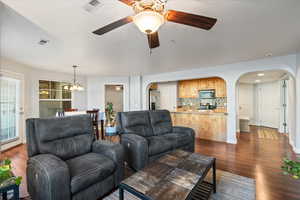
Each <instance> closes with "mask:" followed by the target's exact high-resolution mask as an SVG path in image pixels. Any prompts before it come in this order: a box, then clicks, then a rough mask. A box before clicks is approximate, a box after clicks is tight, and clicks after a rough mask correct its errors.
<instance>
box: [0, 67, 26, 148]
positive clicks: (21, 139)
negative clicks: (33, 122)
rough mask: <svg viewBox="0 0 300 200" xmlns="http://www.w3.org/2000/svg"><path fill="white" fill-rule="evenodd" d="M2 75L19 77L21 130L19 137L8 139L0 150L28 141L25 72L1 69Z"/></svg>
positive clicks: (19, 118) (19, 127) (19, 129)
mask: <svg viewBox="0 0 300 200" xmlns="http://www.w3.org/2000/svg"><path fill="white" fill-rule="evenodd" d="M0 76H3V77H7V78H12V79H17V80H19V81H20V84H19V97H18V99H19V102H18V103H19V110H17V112H19V116H18V121H19V126H18V130H17V131H18V132H19V133H18V134H19V137H18V138H17V139H15V140H12V141H8V142H5V143H3V144H1V148H0V150H1V151H3V150H6V149H9V148H12V147H14V146H17V145H19V144H22V143H24V142H25V141H26V139H25V118H24V95H25V92H24V75H23V74H19V73H15V72H10V71H5V70H0Z"/></svg>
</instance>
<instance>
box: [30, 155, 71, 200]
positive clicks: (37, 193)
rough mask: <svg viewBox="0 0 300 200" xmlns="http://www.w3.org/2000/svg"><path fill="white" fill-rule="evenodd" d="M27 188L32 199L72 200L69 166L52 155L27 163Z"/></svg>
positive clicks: (33, 159)
mask: <svg viewBox="0 0 300 200" xmlns="http://www.w3.org/2000/svg"><path fill="white" fill-rule="evenodd" d="M26 171H27V187H28V192H29V194H30V196H31V199H43V200H71V191H70V182H71V178H70V173H69V168H68V166H67V164H66V163H65V162H64V161H62V160H61V159H60V158H58V157H56V156H54V155H51V154H39V155H37V156H33V157H30V158H29V159H28V161H27V170H26Z"/></svg>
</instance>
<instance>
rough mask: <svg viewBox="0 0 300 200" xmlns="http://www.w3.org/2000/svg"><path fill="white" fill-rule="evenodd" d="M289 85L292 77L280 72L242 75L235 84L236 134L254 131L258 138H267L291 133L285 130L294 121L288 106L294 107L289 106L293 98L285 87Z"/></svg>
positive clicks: (291, 82)
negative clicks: (236, 104) (236, 106)
mask: <svg viewBox="0 0 300 200" xmlns="http://www.w3.org/2000/svg"><path fill="white" fill-rule="evenodd" d="M292 84H293V78H292V77H291V76H290V75H289V73H287V72H286V71H283V70H271V71H259V72H251V73H247V74H245V75H243V76H241V77H240V79H239V81H238V83H237V90H238V91H237V94H238V95H237V102H238V108H237V111H238V113H237V116H238V128H237V129H238V130H239V132H240V133H247V132H248V133H249V132H255V133H258V137H259V138H267V139H276V138H279V137H280V133H285V134H288V133H289V132H292V131H291V130H290V129H289V127H288V126H289V123H290V122H292V121H293V119H292V118H293V116H292V115H289V112H288V107H290V108H292V106H294V105H293V104H290V103H289V102H293V98H294V97H293V95H294V94H290V93H291V92H292V91H289V89H288V85H292ZM289 104H290V105H289ZM253 130H255V131H253ZM281 135H282V134H281Z"/></svg>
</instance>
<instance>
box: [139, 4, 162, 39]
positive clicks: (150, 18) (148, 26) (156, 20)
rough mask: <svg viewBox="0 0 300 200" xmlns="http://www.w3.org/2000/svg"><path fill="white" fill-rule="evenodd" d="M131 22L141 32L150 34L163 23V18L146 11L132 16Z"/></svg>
mask: <svg viewBox="0 0 300 200" xmlns="http://www.w3.org/2000/svg"><path fill="white" fill-rule="evenodd" d="M133 22H134V23H135V25H136V26H137V27H138V28H139V29H140V31H141V32H143V33H146V34H152V33H154V32H156V31H157V30H158V29H159V27H160V26H161V25H162V24H163V23H164V22H165V18H164V16H163V15H161V14H160V13H158V12H155V11H151V10H146V11H142V12H140V13H138V14H136V15H135V16H133Z"/></svg>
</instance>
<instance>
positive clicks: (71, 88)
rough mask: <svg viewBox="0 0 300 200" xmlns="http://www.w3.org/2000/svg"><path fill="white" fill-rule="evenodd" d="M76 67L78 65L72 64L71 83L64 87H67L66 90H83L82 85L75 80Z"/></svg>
mask: <svg viewBox="0 0 300 200" xmlns="http://www.w3.org/2000/svg"><path fill="white" fill-rule="evenodd" d="M77 67H78V66H76V65H74V66H73V70H74V77H73V84H72V85H71V87H68V86H65V87H64V89H68V90H71V91H83V90H84V87H83V86H81V85H80V84H79V83H78V82H77V79H76V68H77Z"/></svg>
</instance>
